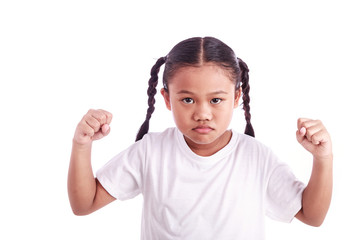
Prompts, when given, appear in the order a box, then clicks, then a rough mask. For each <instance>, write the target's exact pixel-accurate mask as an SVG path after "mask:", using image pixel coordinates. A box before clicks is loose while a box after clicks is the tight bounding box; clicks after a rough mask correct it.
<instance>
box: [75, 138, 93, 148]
mask: <svg viewBox="0 0 360 240" xmlns="http://www.w3.org/2000/svg"><path fill="white" fill-rule="evenodd" d="M91 147H92V141H89V142H84V143H83V142H79V141H77V140H76V139H75V138H74V139H73V149H76V150H78V151H88V150H91Z"/></svg>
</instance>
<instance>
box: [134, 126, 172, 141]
mask: <svg viewBox="0 0 360 240" xmlns="http://www.w3.org/2000/svg"><path fill="white" fill-rule="evenodd" d="M176 135H177V129H176V128H167V129H165V130H164V131H162V132H149V133H147V134H145V135H144V137H143V139H142V140H140V141H143V140H144V141H147V142H153V141H156V142H158V141H170V140H173V139H175V137H176Z"/></svg>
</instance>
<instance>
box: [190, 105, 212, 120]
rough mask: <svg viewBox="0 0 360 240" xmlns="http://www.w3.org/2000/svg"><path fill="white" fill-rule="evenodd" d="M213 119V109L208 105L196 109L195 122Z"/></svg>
mask: <svg viewBox="0 0 360 240" xmlns="http://www.w3.org/2000/svg"><path fill="white" fill-rule="evenodd" d="M211 119H212V113H211V108H210V106H208V104H199V105H198V106H197V107H196V108H195V112H194V120H195V121H210V120H211Z"/></svg>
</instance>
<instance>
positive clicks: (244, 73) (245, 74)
mask: <svg viewBox="0 0 360 240" xmlns="http://www.w3.org/2000/svg"><path fill="white" fill-rule="evenodd" d="M238 61H239V66H240V69H241V83H242V84H241V88H242V92H243V109H244V111H245V113H244V114H245V120H246V127H245V134H247V135H249V136H252V137H255V132H254V129H253V126H252V125H251V121H250V120H251V114H250V105H249V103H250V96H249V91H250V85H249V68H248V66H247V65H246V63H245V62H243V61H242V60H241V59H240V58H238Z"/></svg>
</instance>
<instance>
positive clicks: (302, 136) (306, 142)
mask: <svg viewBox="0 0 360 240" xmlns="http://www.w3.org/2000/svg"><path fill="white" fill-rule="evenodd" d="M305 135H306V128H304V127H302V128H300V129H299V130H297V131H296V139H297V141H298V142H299V143H300V144H301V145H302V146H303V147H304V148H305V149H306V150H308V151H310V152H311V151H312V149H313V148H314V146H313V144H312V142H310V141H309V140H308V139H307V138H306V136H305Z"/></svg>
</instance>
